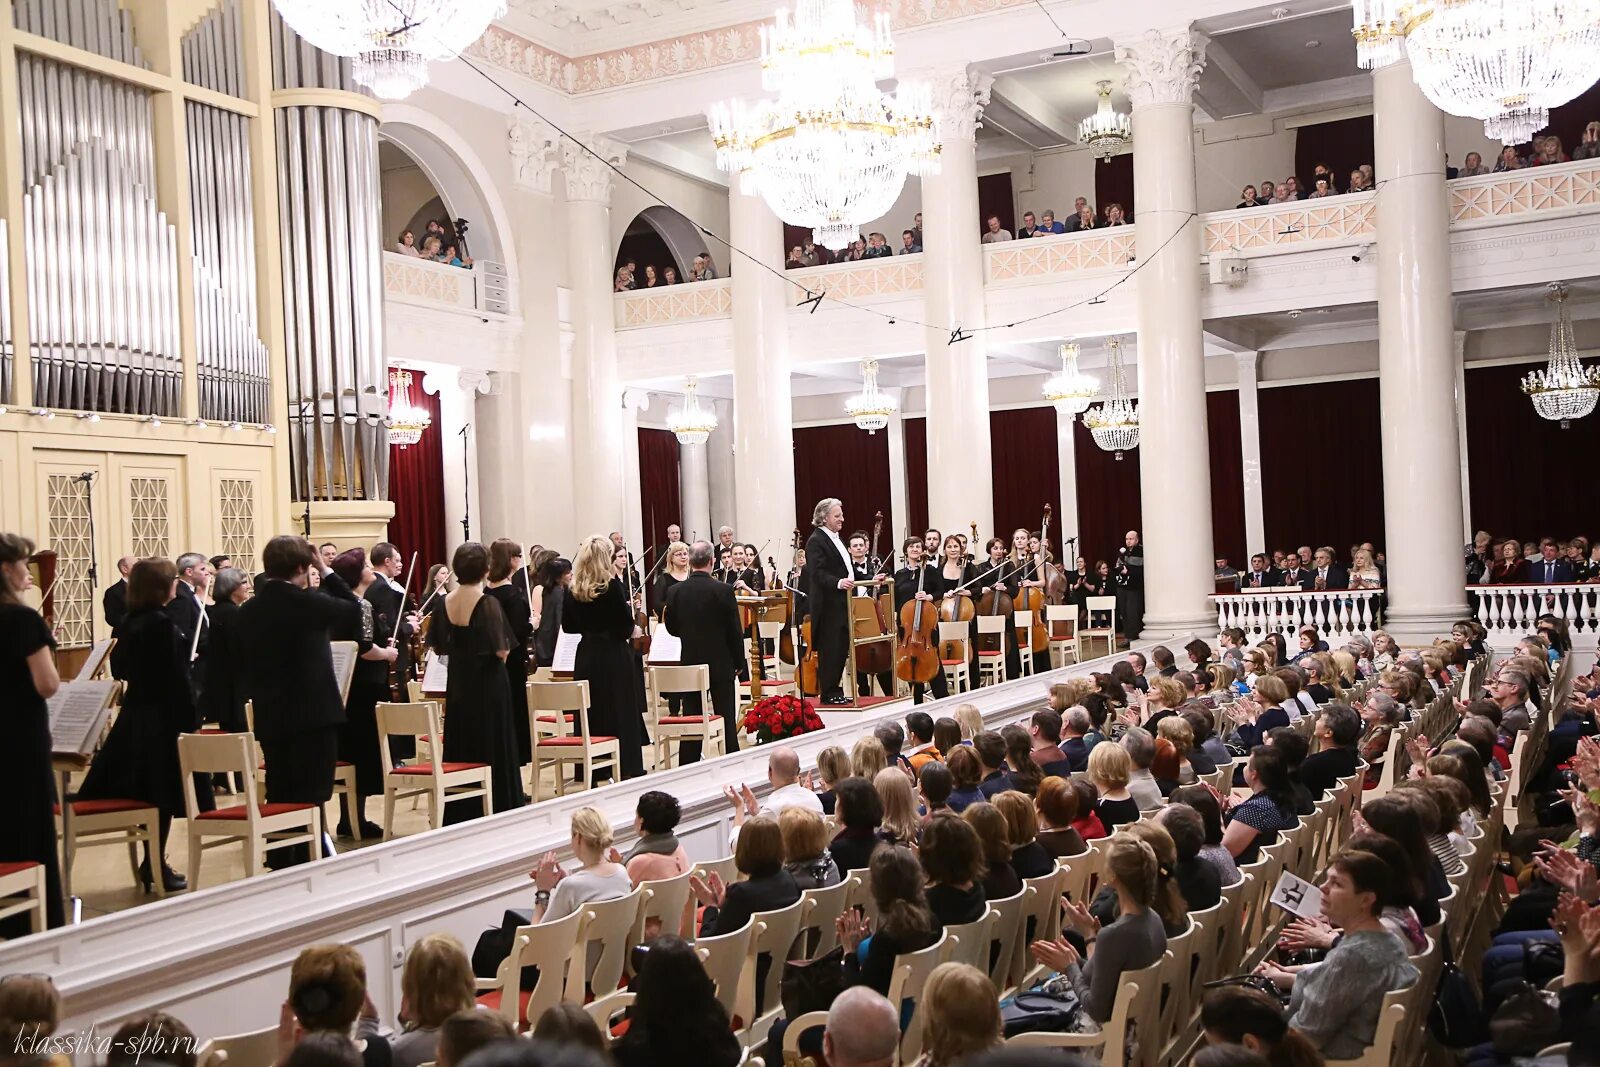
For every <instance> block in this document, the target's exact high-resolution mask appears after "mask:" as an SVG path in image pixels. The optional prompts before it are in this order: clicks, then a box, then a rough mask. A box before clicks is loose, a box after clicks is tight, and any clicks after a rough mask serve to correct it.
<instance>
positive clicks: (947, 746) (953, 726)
mask: <svg viewBox="0 0 1600 1067" xmlns="http://www.w3.org/2000/svg"><path fill="white" fill-rule="evenodd" d="M964 739H965V735H964V734H963V733H962V731H961V724H960V723H959V722H957V721H956V720H955V719H952V718H950V716H948V715H942V716H940V717H939V718H938V719H936V720H934V723H933V747H934V748H936V749H938V750H939V757H940V758H941V759H949V758H950V753H952V752H954V751H955V750H956V749H957V748H959V747H960V746H961V742H962V741H963V740H964Z"/></svg>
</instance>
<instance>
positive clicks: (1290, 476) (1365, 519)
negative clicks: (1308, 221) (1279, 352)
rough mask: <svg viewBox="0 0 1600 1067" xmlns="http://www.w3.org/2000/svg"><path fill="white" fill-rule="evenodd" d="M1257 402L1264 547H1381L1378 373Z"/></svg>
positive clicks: (1341, 550)
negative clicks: (1334, 474)
mask: <svg viewBox="0 0 1600 1067" xmlns="http://www.w3.org/2000/svg"><path fill="white" fill-rule="evenodd" d="M1330 166H1331V164H1330ZM1260 405H1261V496H1262V504H1263V510H1264V511H1265V520H1266V535H1267V544H1266V546H1265V550H1266V551H1271V550H1272V549H1276V548H1282V549H1286V550H1293V549H1294V548H1295V547H1297V546H1299V545H1311V546H1313V547H1316V546H1318V545H1331V546H1332V547H1333V548H1334V549H1335V550H1336V551H1337V552H1338V554H1339V558H1340V559H1345V558H1347V557H1348V554H1349V550H1350V546H1351V545H1352V544H1357V543H1359V542H1362V541H1371V542H1372V543H1373V544H1374V545H1376V546H1377V547H1378V548H1379V550H1382V548H1383V450H1382V441H1381V438H1380V430H1379V425H1380V420H1379V415H1378V379H1376V378H1354V379H1350V380H1347V381H1339V382H1315V383H1313V384H1309V385H1289V386H1282V387H1280V388H1276V389H1263V390H1261V396H1260ZM1330 471H1338V472H1339V474H1340V476H1339V477H1337V478H1331V477H1329V472H1330ZM1250 547H1251V550H1252V551H1256V550H1260V549H1262V547H1263V546H1259V545H1252V546H1250Z"/></svg>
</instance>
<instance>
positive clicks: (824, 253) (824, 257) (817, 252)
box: [801, 241, 833, 267]
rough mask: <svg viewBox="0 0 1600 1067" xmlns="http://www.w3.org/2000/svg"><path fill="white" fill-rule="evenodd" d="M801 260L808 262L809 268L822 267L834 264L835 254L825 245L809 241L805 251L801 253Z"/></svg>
mask: <svg viewBox="0 0 1600 1067" xmlns="http://www.w3.org/2000/svg"><path fill="white" fill-rule="evenodd" d="M801 258H803V259H804V260H805V261H806V266H808V267H821V266H826V265H827V264H829V263H832V262H833V253H832V252H830V251H828V249H827V247H826V246H825V245H819V244H817V243H816V242H815V241H807V242H806V244H805V249H804V250H803V251H802V252H801Z"/></svg>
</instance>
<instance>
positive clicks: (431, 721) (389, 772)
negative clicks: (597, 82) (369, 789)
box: [377, 700, 494, 841]
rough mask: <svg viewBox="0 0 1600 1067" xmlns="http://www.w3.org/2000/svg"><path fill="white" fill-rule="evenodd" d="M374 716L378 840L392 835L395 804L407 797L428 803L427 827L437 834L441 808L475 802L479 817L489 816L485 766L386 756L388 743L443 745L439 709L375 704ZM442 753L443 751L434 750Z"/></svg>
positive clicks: (422, 705) (490, 800)
mask: <svg viewBox="0 0 1600 1067" xmlns="http://www.w3.org/2000/svg"><path fill="white" fill-rule="evenodd" d="M377 716H378V757H379V759H380V761H381V762H382V764H383V839H384V840H385V841H387V840H388V839H389V838H390V837H392V836H393V835H394V805H395V801H397V800H403V799H405V798H406V797H417V796H425V797H427V798H428V825H429V826H430V827H431V828H433V829H435V830H437V829H438V828H439V827H440V826H441V825H442V824H443V822H444V806H445V805H446V804H449V803H451V802H456V801H476V802H477V803H478V804H480V805H482V807H483V813H484V814H485V815H491V814H493V813H494V799H493V796H492V793H493V790H492V788H491V785H490V773H491V770H490V767H489V765H488V764H487V763H443V762H421V761H419V762H415V763H401V764H396V763H395V762H394V757H393V756H392V755H390V753H389V737H390V736H391V735H400V736H404V737H418V736H423V737H428V738H430V739H442V737H443V734H442V733H441V730H442V728H443V727H442V724H441V718H440V715H439V705H438V704H437V703H436V702H434V701H432V700H425V701H423V702H422V703H420V704H391V703H388V702H380V703H379V704H378V707H377ZM433 750H434V751H435V752H443V751H444V745H443V744H436V745H434V749H433Z"/></svg>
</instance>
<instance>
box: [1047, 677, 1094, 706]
mask: <svg viewBox="0 0 1600 1067" xmlns="http://www.w3.org/2000/svg"><path fill="white" fill-rule="evenodd" d="M1094 691H1095V684H1094V679H1093V678H1068V679H1067V680H1066V681H1064V682H1057V683H1055V684H1054V685H1052V686H1051V687H1050V710H1051V711H1053V712H1055V713H1056V714H1057V715H1065V714H1066V713H1067V709H1068V708H1075V707H1077V706H1078V705H1079V704H1082V703H1083V698H1084V697H1086V696H1088V695H1089V694H1090V693H1092V692H1094Z"/></svg>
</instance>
